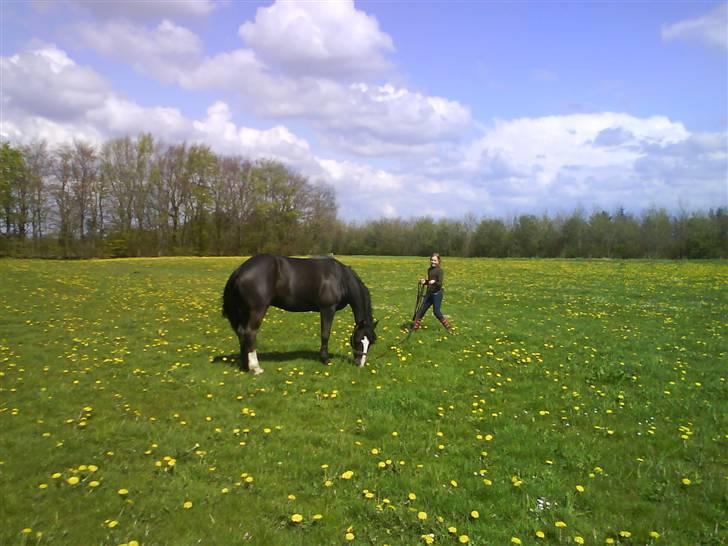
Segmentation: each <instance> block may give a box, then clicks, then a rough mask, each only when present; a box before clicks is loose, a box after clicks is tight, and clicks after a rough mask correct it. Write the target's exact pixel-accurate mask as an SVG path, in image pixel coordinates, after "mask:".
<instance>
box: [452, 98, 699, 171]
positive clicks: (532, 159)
mask: <svg viewBox="0 0 728 546" xmlns="http://www.w3.org/2000/svg"><path fill="white" fill-rule="evenodd" d="M605 131H607V133H606V134H607V135H609V134H610V133H611V135H615V134H616V135H618V136H619V139H620V140H619V143H620V144H621V145H620V146H614V145H612V146H604V145H603V143H604V140H605V133H604V132H605ZM628 135H631V138H628V139H625V137H627V136H628ZM687 136H688V132H687V130H686V129H685V127H684V126H683V125H682V124H681V123H676V122H672V121H670V120H669V119H667V118H665V117H663V116H654V117H650V118H637V117H634V116H630V115H628V114H619V113H611V112H605V113H597V114H573V115H567V116H547V117H542V118H522V119H516V120H511V121H498V122H496V123H495V125H494V127H492V128H491V129H490V130H488V131H487V132H486V134H485V135H484V136H483V137H482V138H480V139H478V140H477V141H476V142H475V143H474V144H473V145H471V146H470V147H469V149H468V150H467V153H466V158H465V165H466V166H467V167H468V168H470V169H473V170H478V169H481V168H483V166H484V165H485V166H487V164H488V161H489V160H490V158H493V157H495V158H498V161H500V162H503V163H504V164H505V165H507V166H509V168H510V169H511V170H513V171H514V172H517V173H522V174H523V176H526V177H528V179H529V181H530V182H529V183H530V184H532V185H548V184H549V183H550V182H552V181H553V180H554V179H555V177H556V176H557V175H558V174H559V173H560V172H561V171H562V170H563V169H564V168H565V167H567V166H569V165H581V166H588V167H593V168H600V167H608V166H613V167H616V166H619V165H630V164H632V163H633V162H634V161H635V159H636V158H637V157H639V154H640V151H639V150H638V149H635V148H634V147H635V146H640V147H642V146H644V145H647V144H653V143H654V144H657V145H665V144H670V143H674V142H679V141H681V140H684V139H685V138H687ZM611 140H612V143H614V137H611ZM600 141H601V143H600ZM625 144H626V145H625Z"/></svg>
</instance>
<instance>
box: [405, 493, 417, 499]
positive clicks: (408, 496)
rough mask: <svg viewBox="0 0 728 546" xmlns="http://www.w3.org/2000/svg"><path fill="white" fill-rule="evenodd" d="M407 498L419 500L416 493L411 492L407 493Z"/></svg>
mask: <svg viewBox="0 0 728 546" xmlns="http://www.w3.org/2000/svg"><path fill="white" fill-rule="evenodd" d="M407 498H408V499H409V500H411V501H413V500H417V495H415V494H414V493H409V494H408V495H407Z"/></svg>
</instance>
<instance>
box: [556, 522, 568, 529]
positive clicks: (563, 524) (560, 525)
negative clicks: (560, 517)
mask: <svg viewBox="0 0 728 546" xmlns="http://www.w3.org/2000/svg"><path fill="white" fill-rule="evenodd" d="M554 525H555V526H556V527H558V528H559V529H563V528H564V527H566V523H564V522H563V521H557V522H556V523H554Z"/></svg>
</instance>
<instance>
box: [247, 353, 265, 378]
mask: <svg viewBox="0 0 728 546" xmlns="http://www.w3.org/2000/svg"><path fill="white" fill-rule="evenodd" d="M248 369H249V370H250V371H251V372H253V375H258V374H261V373H263V368H261V367H260V364H258V353H256V352H255V351H253V352H252V353H248Z"/></svg>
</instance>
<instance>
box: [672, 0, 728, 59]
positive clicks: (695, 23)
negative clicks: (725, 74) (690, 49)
mask: <svg viewBox="0 0 728 546" xmlns="http://www.w3.org/2000/svg"><path fill="white" fill-rule="evenodd" d="M662 39H663V40H665V41H671V40H695V41H699V42H703V43H704V44H706V45H709V46H713V47H718V48H720V49H722V50H724V51H728V2H726V3H723V4H721V5H719V6H717V7H715V8H713V9H712V10H711V11H709V12H708V13H706V14H705V15H701V16H700V17H696V18H694V19H686V20H683V21H678V22H677V23H673V24H670V25H664V26H663V27H662Z"/></svg>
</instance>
